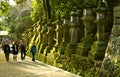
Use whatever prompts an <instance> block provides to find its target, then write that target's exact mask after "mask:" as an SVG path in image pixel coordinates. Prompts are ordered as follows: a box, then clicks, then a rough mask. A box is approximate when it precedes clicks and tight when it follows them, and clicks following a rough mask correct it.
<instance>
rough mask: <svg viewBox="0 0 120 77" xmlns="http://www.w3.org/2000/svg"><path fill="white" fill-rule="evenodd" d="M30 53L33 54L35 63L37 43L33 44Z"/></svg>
mask: <svg viewBox="0 0 120 77" xmlns="http://www.w3.org/2000/svg"><path fill="white" fill-rule="evenodd" d="M30 52H31V54H32V61H33V62H35V53H36V46H35V43H33V44H32V46H31V50H30Z"/></svg>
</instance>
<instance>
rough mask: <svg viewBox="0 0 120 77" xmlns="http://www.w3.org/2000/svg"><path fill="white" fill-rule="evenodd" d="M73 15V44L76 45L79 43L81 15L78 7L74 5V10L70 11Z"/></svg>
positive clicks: (71, 30)
mask: <svg viewBox="0 0 120 77" xmlns="http://www.w3.org/2000/svg"><path fill="white" fill-rule="evenodd" d="M70 15H71V24H70V26H71V29H70V32H71V44H73V45H75V44H76V43H77V40H78V36H77V35H78V29H77V28H78V26H79V17H78V12H77V8H76V7H74V8H73V10H72V12H71V13H70Z"/></svg>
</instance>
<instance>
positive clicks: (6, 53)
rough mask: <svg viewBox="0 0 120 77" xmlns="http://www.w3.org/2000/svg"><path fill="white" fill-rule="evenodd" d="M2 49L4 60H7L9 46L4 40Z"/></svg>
mask: <svg viewBox="0 0 120 77" xmlns="http://www.w3.org/2000/svg"><path fill="white" fill-rule="evenodd" d="M3 50H4V54H5V58H6V61H9V55H10V46H9V44H8V42H5V44H4V46H3Z"/></svg>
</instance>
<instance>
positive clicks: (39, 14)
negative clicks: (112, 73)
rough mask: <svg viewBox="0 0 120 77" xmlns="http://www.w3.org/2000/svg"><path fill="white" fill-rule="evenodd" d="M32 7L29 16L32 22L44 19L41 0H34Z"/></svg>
mask: <svg viewBox="0 0 120 77" xmlns="http://www.w3.org/2000/svg"><path fill="white" fill-rule="evenodd" d="M32 9H33V10H32V11H31V18H32V20H33V21H34V22H37V21H38V20H41V19H45V14H44V13H45V11H44V8H43V3H42V2H41V0H34V1H33V3H32Z"/></svg>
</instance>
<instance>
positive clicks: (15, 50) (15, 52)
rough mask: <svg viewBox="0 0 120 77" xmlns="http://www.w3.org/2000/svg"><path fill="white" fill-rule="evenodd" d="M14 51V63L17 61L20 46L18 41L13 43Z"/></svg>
mask: <svg viewBox="0 0 120 77" xmlns="http://www.w3.org/2000/svg"><path fill="white" fill-rule="evenodd" d="M12 49H13V61H17V54H18V44H17V42H16V41H15V42H13V45H12Z"/></svg>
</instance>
